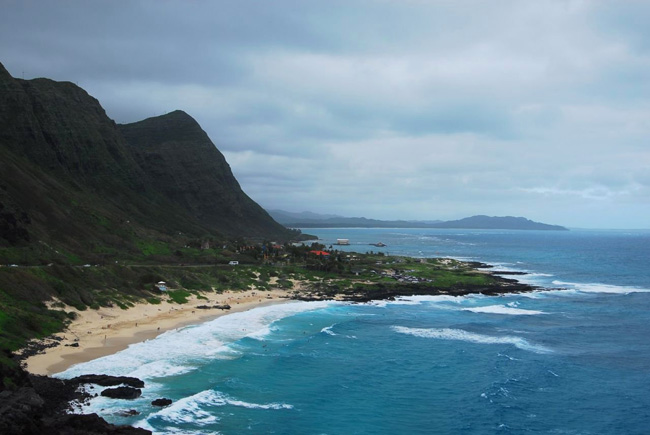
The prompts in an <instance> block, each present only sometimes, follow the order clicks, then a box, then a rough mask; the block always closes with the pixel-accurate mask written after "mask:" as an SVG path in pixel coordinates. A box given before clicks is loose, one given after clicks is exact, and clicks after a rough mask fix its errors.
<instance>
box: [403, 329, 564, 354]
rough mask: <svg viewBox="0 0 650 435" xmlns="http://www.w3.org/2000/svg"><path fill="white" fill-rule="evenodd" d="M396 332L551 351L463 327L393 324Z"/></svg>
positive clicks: (517, 339)
mask: <svg viewBox="0 0 650 435" xmlns="http://www.w3.org/2000/svg"><path fill="white" fill-rule="evenodd" d="M393 330H394V331H395V332H399V333H401V334H408V335H413V336H415V337H421V338H434V339H440V340H457V341H465V342H469V343H479V344H512V345H514V346H516V347H518V348H519V349H522V350H527V351H531V352H535V353H549V352H551V350H550V349H547V348H545V347H544V346H539V345H533V344H530V343H529V342H528V341H527V340H525V339H523V338H521V337H516V336H500V337H495V336H491V335H483V334H476V333H473V332H468V331H464V330H462V329H452V328H440V329H437V328H432V329H426V328H407V327H405V326H393Z"/></svg>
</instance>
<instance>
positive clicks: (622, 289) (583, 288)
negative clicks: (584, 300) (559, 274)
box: [553, 281, 650, 294]
mask: <svg viewBox="0 0 650 435" xmlns="http://www.w3.org/2000/svg"><path fill="white" fill-rule="evenodd" d="M553 284H554V285H558V286H565V287H572V288H573V289H575V290H578V291H580V292H583V293H616V294H628V293H648V292H650V289H647V288H640V287H628V286H619V285H613V284H601V283H576V282H565V281H553Z"/></svg>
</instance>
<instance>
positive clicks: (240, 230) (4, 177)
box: [0, 64, 292, 264]
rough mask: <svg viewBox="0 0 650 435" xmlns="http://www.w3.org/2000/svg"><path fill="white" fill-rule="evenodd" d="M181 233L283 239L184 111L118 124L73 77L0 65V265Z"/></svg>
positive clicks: (104, 250)
mask: <svg viewBox="0 0 650 435" xmlns="http://www.w3.org/2000/svg"><path fill="white" fill-rule="evenodd" d="M125 134H127V135H128V136H129V140H130V142H131V143H129V141H127V140H126V139H125V137H124V135H125ZM147 159H150V160H147ZM151 159H153V160H151ZM151 162H154V163H155V164H150V163H151ZM179 233H182V234H183V240H178V241H177V242H174V243H176V244H177V245H180V246H184V244H185V243H186V242H187V240H188V239H192V238H199V239H200V238H206V237H207V238H213V239H214V238H217V239H220V238H224V237H240V236H241V237H250V236H254V237H260V238H262V237H264V238H273V239H288V238H290V237H291V236H292V233H291V232H289V231H288V230H286V229H285V228H284V227H282V226H280V225H279V224H277V223H276V222H274V221H273V219H272V218H271V217H270V216H269V215H268V214H267V213H266V212H264V211H263V210H262V209H261V208H260V207H259V206H258V205H257V204H256V203H255V202H254V201H252V200H251V199H250V198H249V197H248V196H246V194H245V193H243V192H242V191H241V188H240V186H239V184H238V183H237V181H236V180H235V178H234V177H233V175H232V172H231V171H230V168H229V167H228V164H227V163H226V162H225V159H224V158H223V156H222V155H221V153H219V151H218V150H217V149H216V148H215V147H214V145H213V144H212V142H211V141H210V140H209V138H208V137H207V135H206V134H205V132H203V131H202V130H201V129H200V127H199V126H198V124H196V122H195V121H194V120H193V119H192V118H191V117H189V116H188V115H186V114H184V113H182V112H173V113H172V114H169V115H166V116H163V117H158V118H153V119H152V120H146V121H143V122H142V123H135V124H130V125H126V126H118V125H117V124H115V122H113V121H112V120H111V119H110V118H108V117H107V116H106V113H105V112H104V109H103V108H102V107H101V105H100V104H99V102H98V101H97V100H96V99H95V98H93V97H91V96H90V95H88V93H87V92H86V91H84V90H83V89H81V88H79V87H78V86H76V85H74V84H72V83H68V82H55V81H52V80H49V79H34V80H20V79H15V78H13V77H11V75H10V74H9V73H8V72H7V71H6V70H5V69H4V67H3V66H2V65H1V64H0V264H2V263H9V262H11V263H13V262H16V263H19V262H22V263H34V262H41V263H42V262H51V261H55V262H63V263H66V262H68V261H70V260H71V259H74V258H77V259H79V260H76V261H82V260H81V259H83V261H84V262H86V261H87V262H94V261H98V260H99V259H106V258H107V256H108V257H109V258H110V257H115V256H124V255H127V256H128V255H130V254H133V253H136V254H137V253H138V252H140V251H141V246H142V244H143V243H149V242H147V241H152V242H156V243H158V242H161V243H167V244H169V243H172V241H173V240H176V239H178V235H179Z"/></svg>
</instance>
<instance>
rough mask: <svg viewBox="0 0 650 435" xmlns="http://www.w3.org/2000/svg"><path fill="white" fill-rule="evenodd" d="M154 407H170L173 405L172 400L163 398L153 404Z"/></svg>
mask: <svg viewBox="0 0 650 435" xmlns="http://www.w3.org/2000/svg"><path fill="white" fill-rule="evenodd" d="M151 404H152V405H153V406H161V407H162V406H169V405H171V404H172V399H167V398H164V397H163V398H161V399H156V400H154V401H152V402H151Z"/></svg>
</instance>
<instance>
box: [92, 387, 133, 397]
mask: <svg viewBox="0 0 650 435" xmlns="http://www.w3.org/2000/svg"><path fill="white" fill-rule="evenodd" d="M101 395H102V396H104V397H110V398H111V399H127V400H133V399H137V398H138V397H140V396H141V395H142V390H141V389H139V388H133V387H117V388H107V389H105V390H104V391H102V393H101Z"/></svg>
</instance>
